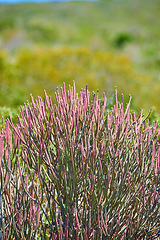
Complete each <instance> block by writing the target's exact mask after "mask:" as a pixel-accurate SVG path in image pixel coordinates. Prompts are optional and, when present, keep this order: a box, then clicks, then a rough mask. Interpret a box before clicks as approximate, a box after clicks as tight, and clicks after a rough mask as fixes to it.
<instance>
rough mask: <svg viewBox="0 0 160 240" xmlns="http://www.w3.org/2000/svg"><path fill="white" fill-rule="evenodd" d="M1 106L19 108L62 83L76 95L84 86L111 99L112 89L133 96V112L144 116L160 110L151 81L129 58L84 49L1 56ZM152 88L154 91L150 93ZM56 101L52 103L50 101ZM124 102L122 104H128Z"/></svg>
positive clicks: (31, 50) (2, 53)
mask: <svg viewBox="0 0 160 240" xmlns="http://www.w3.org/2000/svg"><path fill="white" fill-rule="evenodd" d="M0 56H1V57H0V68H1V81H0V87H1V94H0V105H1V106H8V107H14V108H15V107H19V105H22V104H23V102H25V101H27V99H28V98H29V94H30V93H32V94H33V96H34V97H36V98H37V96H39V95H40V96H42V95H43V90H44V89H46V91H47V92H48V93H49V94H52V93H53V91H55V89H56V86H60V85H61V84H62V82H63V81H65V82H66V84H72V81H73V80H75V82H76V85H77V89H78V91H79V90H80V89H81V86H85V85H86V84H87V85H88V87H89V88H90V89H91V90H95V89H99V90H100V93H101V94H102V93H103V91H105V92H106V93H107V95H108V96H111V95H112V94H113V93H114V86H117V87H118V89H119V91H121V92H124V94H125V95H128V93H131V94H132V95H134V96H136V98H135V99H134V100H133V102H132V106H131V107H132V109H134V110H135V111H138V112H139V111H140V106H141V107H142V108H143V109H144V111H145V112H146V113H147V112H148V111H149V110H150V108H151V107H154V109H155V110H156V111H157V110H159V101H160V99H159V93H158V91H156V85H154V83H153V82H152V78H151V77H148V76H147V75H144V74H140V73H138V72H137V71H136V70H135V68H134V66H133V64H132V62H131V60H130V59H129V57H127V56H125V55H122V54H113V53H111V52H105V51H100V50H99V51H98V50H95V51H93V50H91V49H89V48H87V47H59V48H58V47H54V48H50V47H49V48H47V47H46V48H45V47H43V48H38V47H37V48H33V49H32V48H30V49H22V50H21V51H18V52H17V53H16V54H15V55H13V56H11V55H10V54H7V52H1V54H0ZM151 87H152V88H155V90H154V91H150V89H151ZM53 101H55V99H53ZM127 101H128V100H127V99H124V103H125V104H126V103H127Z"/></svg>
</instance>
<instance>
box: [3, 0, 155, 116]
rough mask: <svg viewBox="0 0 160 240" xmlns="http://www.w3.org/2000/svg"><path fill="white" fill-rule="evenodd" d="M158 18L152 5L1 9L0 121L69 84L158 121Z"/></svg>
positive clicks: (79, 4) (146, 2) (44, 5)
mask: <svg viewBox="0 0 160 240" xmlns="http://www.w3.org/2000/svg"><path fill="white" fill-rule="evenodd" d="M159 13H160V1H159V0H153V1H149V0H142V1H139V0H135V1H131V0H127V1H125V0H121V1H111V0H107V1H97V2H85V3H84V2H63V3H57V2H52V3H39V4H36V3H35V4H33V3H32V4H31V3H25V4H24V3H23V4H15V5H7V4H6V5H5V4H1V6H0V107H1V110H0V117H1V116H2V113H3V115H4V116H5V117H7V116H8V114H9V113H11V114H12V115H14V114H15V115H16V111H17V110H15V109H17V108H18V109H19V105H21V104H23V103H24V101H26V100H27V99H29V98H30V97H29V95H30V93H32V94H33V96H34V97H37V96H38V95H40V96H43V90H44V89H46V91H47V92H48V93H49V94H51V95H52V96H54V91H55V89H56V86H61V85H62V82H66V85H68V84H70V83H71V84H72V82H73V80H75V82H76V86H77V88H78V89H80V88H82V87H85V85H86V84H88V86H89V89H90V90H95V89H97V88H99V89H100V92H101V93H102V92H103V91H105V92H106V93H107V96H108V98H111V96H112V94H113V92H114V86H115V85H116V86H117V88H118V92H119V94H120V95H121V93H122V92H123V93H124V96H128V95H129V94H130V93H131V94H132V96H133V100H132V106H131V108H132V109H134V110H135V111H137V112H139V110H140V108H143V109H144V112H145V113H146V114H147V113H148V111H149V110H150V108H152V109H153V110H154V111H153V114H152V118H159V112H160V105H159V101H160V95H159V90H160V84H159V81H160V75H159V69H160V49H159V39H160V32H159V26H160V18H159ZM127 101H128V99H127V98H126V99H124V102H125V103H126V102H127ZM18 111H19V110H18Z"/></svg>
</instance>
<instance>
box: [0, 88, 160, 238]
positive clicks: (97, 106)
mask: <svg viewBox="0 0 160 240" xmlns="http://www.w3.org/2000/svg"><path fill="white" fill-rule="evenodd" d="M55 94H56V100H57V104H55V105H53V104H52V100H51V97H48V96H47V94H46V92H45V97H44V99H43V100H42V99H41V98H40V97H39V98H38V100H36V101H35V100H34V99H33V97H32V96H31V104H29V102H27V104H25V106H24V108H22V109H21V112H20V117H19V116H18V124H17V125H16V126H15V125H14V124H13V122H12V119H11V118H10V120H7V121H6V123H5V125H4V126H3V129H2V133H1V136H0V177H1V189H0V190H1V192H0V197H1V198H0V200H1V202H0V203H1V204H3V211H1V219H0V221H1V233H2V235H3V239H66V240H67V239H75V240H78V239H85V240H87V239H92V240H94V239H97V240H98V239H158V237H159V235H160V232H159V229H160V222H159V221H160V211H159V210H160V143H159V141H160V128H159V126H158V123H153V125H152V126H150V124H149V120H147V118H144V116H143V114H142V111H141V112H140V114H139V116H138V118H136V117H135V114H134V112H133V113H132V112H130V102H131V97H129V103H128V105H127V107H126V109H124V106H123V96H122V101H121V102H118V100H117V92H116V90H115V101H116V104H115V106H113V108H111V109H110V110H109V109H107V99H106V97H105V95H104V96H103V99H102V100H101V99H99V96H98V91H97V94H95V93H94V92H93V93H92V95H90V93H89V91H88V89H87V87H86V89H85V90H83V89H82V90H81V92H80V96H78V94H77V93H76V90H75V86H74V87H73V88H72V87H69V90H68V92H67V91H66V90H65V85H64V87H63V88H61V90H60V92H59V91H58V89H57V91H56V93H55ZM9 124H10V127H9ZM2 230H3V231H2Z"/></svg>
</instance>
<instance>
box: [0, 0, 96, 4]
mask: <svg viewBox="0 0 160 240" xmlns="http://www.w3.org/2000/svg"><path fill="white" fill-rule="evenodd" d="M66 1H69V0H0V3H22V2H66ZM74 1H78V0H74ZM89 1H94V0H89Z"/></svg>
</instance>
